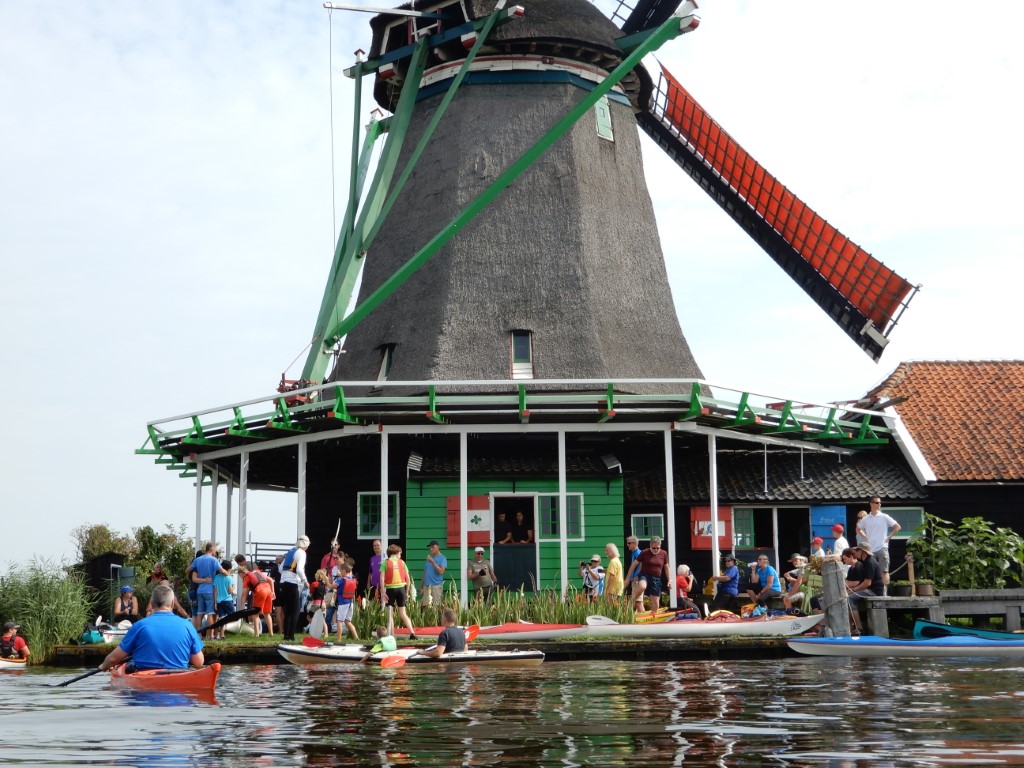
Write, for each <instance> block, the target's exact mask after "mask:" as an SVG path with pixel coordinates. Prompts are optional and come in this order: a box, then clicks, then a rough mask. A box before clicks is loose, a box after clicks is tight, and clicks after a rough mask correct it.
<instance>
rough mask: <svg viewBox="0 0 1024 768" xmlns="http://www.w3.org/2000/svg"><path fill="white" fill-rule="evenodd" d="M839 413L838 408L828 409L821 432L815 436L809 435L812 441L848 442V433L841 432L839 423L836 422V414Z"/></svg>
mask: <svg viewBox="0 0 1024 768" xmlns="http://www.w3.org/2000/svg"><path fill="white" fill-rule="evenodd" d="M838 411H839V409H838V408H830V409H829V411H828V418H826V419H825V424H824V425H823V426H822V428H821V432H820V433H819V434H816V435H811V436H810V437H811V439H812V440H849V439H850V438H851V437H852V435H851V434H850V433H849V432H846V431H844V430H843V428H842V427H841V426H839V423H838V422H837V421H836V413H837V412H838Z"/></svg>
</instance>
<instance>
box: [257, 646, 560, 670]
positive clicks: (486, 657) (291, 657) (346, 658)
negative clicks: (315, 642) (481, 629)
mask: <svg viewBox="0 0 1024 768" xmlns="http://www.w3.org/2000/svg"><path fill="white" fill-rule="evenodd" d="M277 652H278V653H280V654H281V655H282V656H283V657H284V658H285V660H287V661H289V662H291V663H292V664H303V665H307V664H357V663H359V662H360V661H361V660H362V659H363V657H364V656H365V655H366V653H367V647H366V646H365V645H358V644H355V643H350V644H344V645H332V644H330V643H328V644H326V645H322V646H320V647H317V648H312V647H309V646H305V645H297V644H296V645H291V644H282V645H279V646H277ZM393 656H399V657H401V658H403V659H405V662H406V663H407V664H482V665H486V666H489V667H535V666H537V665H539V664H540V663H541V662H543V661H544V654H543V653H542V652H540V651H473V650H470V651H460V652H457V653H446V654H444V655H443V656H439V657H436V658H435V657H433V656H424V655H422V654H421V653H420V649H419V648H399V649H398V650H397V651H381V652H379V653H375V654H373V655H372V656H370V658H369V659H368V660H367V663H369V664H375V665H377V666H380V664H381V662H382V661H384V659H386V658H389V657H393Z"/></svg>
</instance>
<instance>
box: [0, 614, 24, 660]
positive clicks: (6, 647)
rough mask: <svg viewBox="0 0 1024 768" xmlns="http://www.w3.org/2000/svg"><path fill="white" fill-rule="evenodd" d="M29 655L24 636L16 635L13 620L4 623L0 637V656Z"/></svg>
mask: <svg viewBox="0 0 1024 768" xmlns="http://www.w3.org/2000/svg"><path fill="white" fill-rule="evenodd" d="M30 655H31V651H29V649H28V643H26V642H25V638H23V637H18V625H17V624H15V623H14V622H13V621H8V622H7V623H5V624H4V634H3V637H0V658H4V659H27V658H28V657H29V656H30Z"/></svg>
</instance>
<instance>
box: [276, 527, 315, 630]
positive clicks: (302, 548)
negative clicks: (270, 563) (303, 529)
mask: <svg viewBox="0 0 1024 768" xmlns="http://www.w3.org/2000/svg"><path fill="white" fill-rule="evenodd" d="M307 549H309V537H308V536H299V538H298V539H297V540H296V541H295V546H294V547H292V548H291V549H289V550H288V552H287V553H286V554H285V556H284V560H282V561H281V604H282V605H283V607H284V620H283V624H282V628H281V632H282V634H283V636H284V639H285V640H286V641H291V640H294V639H295V630H296V629H297V628H298V623H299V610H300V608H301V606H300V605H299V592H300V587H305V588H306V589H309V579H307V578H306V550H307Z"/></svg>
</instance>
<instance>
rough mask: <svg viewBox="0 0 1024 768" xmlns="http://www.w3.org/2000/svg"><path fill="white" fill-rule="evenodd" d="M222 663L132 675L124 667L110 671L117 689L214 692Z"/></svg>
mask: <svg viewBox="0 0 1024 768" xmlns="http://www.w3.org/2000/svg"><path fill="white" fill-rule="evenodd" d="M219 674H220V662H219V661H215V662H213V664H211V665H210V666H208V667H193V668H190V669H143V670H139V671H137V672H132V673H131V674H129V673H126V672H125V671H124V665H121V666H118V667H114V668H113V669H112V670H110V684H111V685H113V686H115V687H117V688H135V689H138V690H143V691H195V690H209V691H212V690H213V689H214V686H216V685H217V676H218V675H219Z"/></svg>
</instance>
